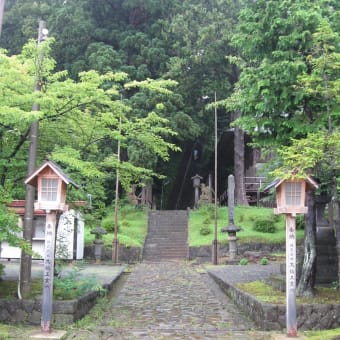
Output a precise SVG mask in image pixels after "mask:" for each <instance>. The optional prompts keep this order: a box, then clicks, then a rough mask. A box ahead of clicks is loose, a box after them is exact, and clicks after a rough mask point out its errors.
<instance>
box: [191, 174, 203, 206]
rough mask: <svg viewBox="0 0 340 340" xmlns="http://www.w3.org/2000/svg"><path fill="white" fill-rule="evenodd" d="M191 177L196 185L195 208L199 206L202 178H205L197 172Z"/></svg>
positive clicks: (194, 185)
mask: <svg viewBox="0 0 340 340" xmlns="http://www.w3.org/2000/svg"><path fill="white" fill-rule="evenodd" d="M191 179H192V181H193V187H194V190H195V203H194V208H195V209H197V208H198V202H199V200H200V185H201V180H202V179H203V177H201V176H199V175H197V174H196V175H195V176H194V177H191Z"/></svg>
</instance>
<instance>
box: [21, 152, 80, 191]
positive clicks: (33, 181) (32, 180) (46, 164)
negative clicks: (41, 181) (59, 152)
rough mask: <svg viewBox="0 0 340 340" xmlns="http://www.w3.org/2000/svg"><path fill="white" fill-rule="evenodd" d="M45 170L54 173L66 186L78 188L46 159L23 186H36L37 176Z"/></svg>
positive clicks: (58, 167)
mask: <svg viewBox="0 0 340 340" xmlns="http://www.w3.org/2000/svg"><path fill="white" fill-rule="evenodd" d="M46 168H50V169H51V170H52V171H53V172H55V173H56V175H57V176H58V177H60V178H61V179H62V181H63V182H65V183H66V184H67V185H69V184H71V185H73V186H74V187H75V188H77V189H78V188H79V185H77V184H76V183H75V182H73V181H72V179H71V178H70V177H69V176H68V175H66V174H65V173H64V171H63V170H62V169H61V168H60V166H59V165H58V164H56V163H55V162H53V161H51V160H49V159H47V160H46V161H45V162H44V163H43V164H42V165H41V166H40V168H38V169H37V170H36V171H35V172H34V173H33V174H32V175H30V176H29V177H28V178H27V179H26V180H25V184H30V185H33V186H37V178H38V175H39V174H40V173H41V172H42V171H43V170H45V169H46Z"/></svg>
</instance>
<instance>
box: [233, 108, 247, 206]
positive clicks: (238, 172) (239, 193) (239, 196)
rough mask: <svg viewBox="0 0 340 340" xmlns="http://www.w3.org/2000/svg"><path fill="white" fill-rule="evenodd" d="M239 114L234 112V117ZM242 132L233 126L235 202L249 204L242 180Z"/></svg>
mask: <svg viewBox="0 0 340 340" xmlns="http://www.w3.org/2000/svg"><path fill="white" fill-rule="evenodd" d="M238 117H239V114H235V117H234V118H235V119H237V118H238ZM244 161H245V159H244V132H243V131H242V130H241V129H240V128H238V127H237V126H235V130H234V173H235V203H236V204H237V205H249V203H248V200H247V195H246V188H245V182H244V176H245V168H244Z"/></svg>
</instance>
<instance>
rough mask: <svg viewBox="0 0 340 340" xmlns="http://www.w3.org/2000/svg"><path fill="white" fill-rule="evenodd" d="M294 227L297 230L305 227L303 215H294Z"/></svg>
mask: <svg viewBox="0 0 340 340" xmlns="http://www.w3.org/2000/svg"><path fill="white" fill-rule="evenodd" d="M296 229H298V230H303V229H305V215H297V216H296Z"/></svg>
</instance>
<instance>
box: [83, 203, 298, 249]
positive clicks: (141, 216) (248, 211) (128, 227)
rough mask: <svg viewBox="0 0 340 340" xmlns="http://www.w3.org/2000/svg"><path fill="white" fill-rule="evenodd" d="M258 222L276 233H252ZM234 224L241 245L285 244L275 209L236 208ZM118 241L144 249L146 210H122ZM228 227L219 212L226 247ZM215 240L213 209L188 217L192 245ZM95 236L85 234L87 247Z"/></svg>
mask: <svg viewBox="0 0 340 340" xmlns="http://www.w3.org/2000/svg"><path fill="white" fill-rule="evenodd" d="M259 219H273V221H274V222H273V223H274V224H275V227H276V232H275V233H263V232H259V231H255V230H253V225H254V222H255V221H256V220H259ZM113 221H114V217H113V208H110V210H109V211H108V213H107V216H106V217H105V218H103V220H102V225H103V226H106V227H107V229H108V230H110V232H109V233H108V234H106V235H103V240H104V244H105V246H109V247H111V246H112V240H113ZM235 224H236V225H237V226H239V227H241V228H242V230H241V231H240V232H238V233H237V237H238V242H239V243H247V242H259V243H271V244H279V243H284V242H285V237H286V231H285V219H284V216H282V215H274V212H273V209H272V208H257V207H243V206H239V207H235ZM118 225H119V228H118V240H119V243H120V244H123V245H125V246H127V247H131V246H136V247H143V244H144V239H145V237H146V234H147V210H146V209H141V208H138V207H134V206H132V205H129V204H126V205H124V206H122V207H121V208H120V209H119V214H118ZM227 225H228V208H227V207H219V208H218V221H217V239H218V241H219V242H220V243H227V233H222V232H221V228H223V227H226V226H227ZM203 226H204V227H205V229H208V232H209V233H208V234H207V235H201V232H200V230H201V228H202V227H203ZM296 236H297V240H300V239H302V238H303V230H297V233H296ZM213 237H214V206H213V205H207V206H203V207H202V208H200V209H198V210H193V211H191V212H190V217H189V245H190V246H204V245H211V244H212V241H213ZM94 238H95V236H94V235H93V234H91V230H90V229H89V228H86V230H85V245H92V244H93V240H94Z"/></svg>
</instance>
